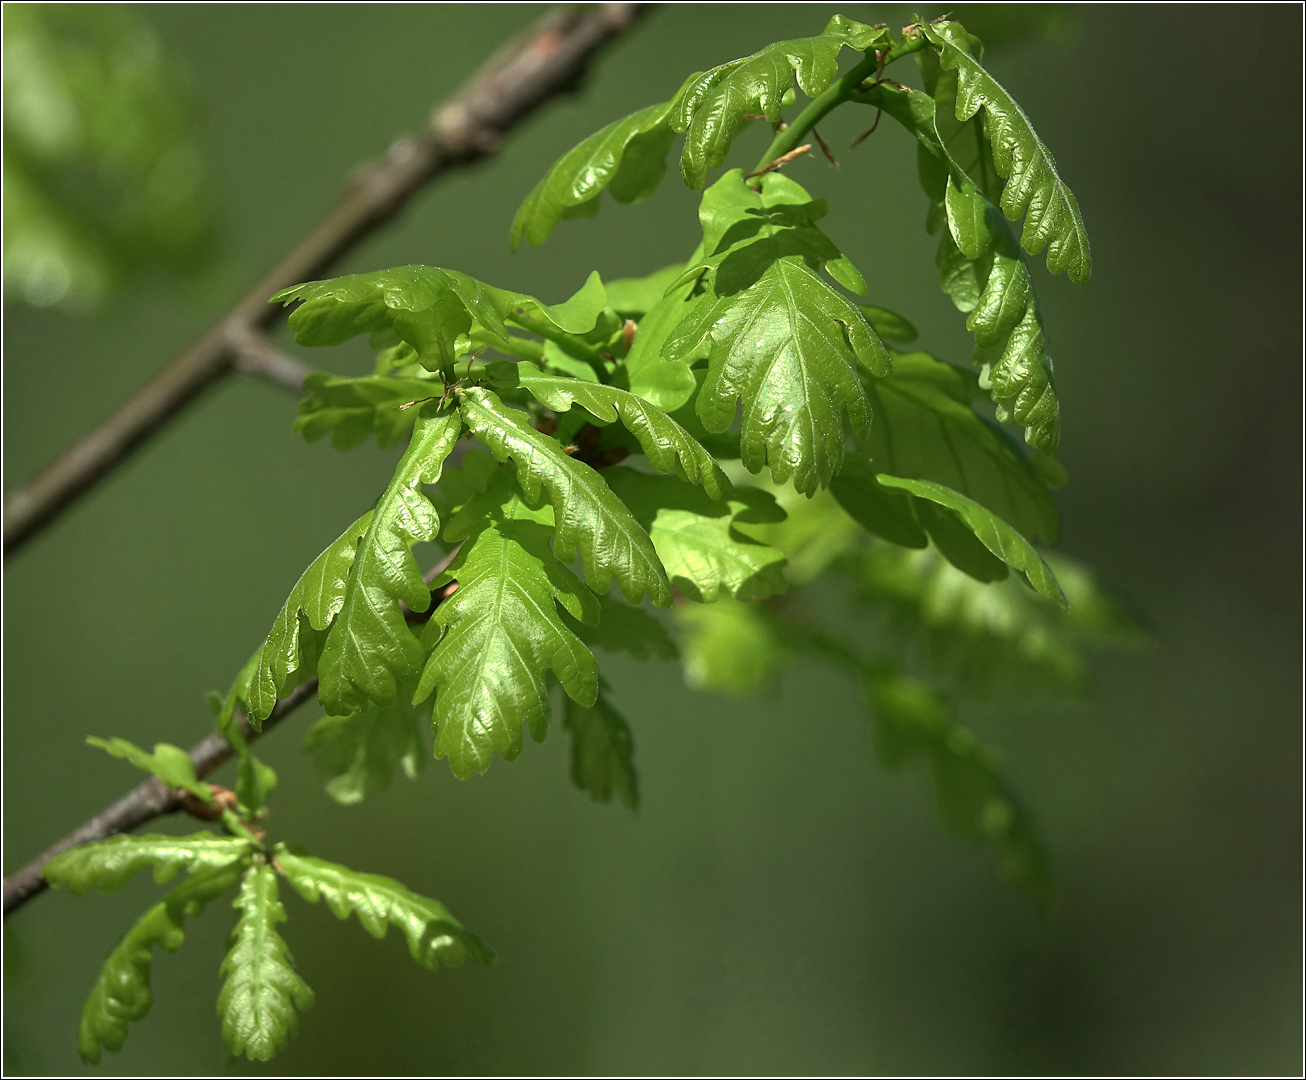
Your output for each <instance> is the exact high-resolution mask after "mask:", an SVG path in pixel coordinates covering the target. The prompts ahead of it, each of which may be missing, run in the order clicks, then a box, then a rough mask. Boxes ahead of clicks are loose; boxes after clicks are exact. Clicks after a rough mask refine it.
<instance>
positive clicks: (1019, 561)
mask: <svg viewBox="0 0 1306 1080" xmlns="http://www.w3.org/2000/svg"><path fill="white" fill-rule="evenodd" d="M878 479H879V482H880V483H881V484H882V485H883V486H885V487H893V488H900V489H902V490H903V491H907V492H910V493H911V494H912V495H915V496H916V497H917V499H918V500H920V499H923V500H926V501H928V502H931V503H934V504H936V505H937V506H941V507H944V508H945V509H946V510H951V511H954V512H955V514H956V516H957V519H958V520H959V521H960V522H962V523H964V524H965V526H966V528H967V529H968V530H969V531H970V532H971V533H973V534H974V536H975V538H976V539H977V540H979V541H980V542H981V543H982V544H983V545H984V547H985V548H987V549H988V550H989V551H990V552H992V554H993V555H995V556H996V557H997V558H998V559H1000V560H1001V561H1002V562H1004V563H1006V564H1007V565H1008V566H1010V567H1013V568H1015V569H1016V570H1019V571H1021V572H1022V573H1023V574H1024V575H1025V577H1026V578H1027V579H1028V581H1029V583H1030V585H1031V586H1033V588H1034V590H1035V591H1036V592H1039V593H1041V594H1042V595H1043V596H1046V597H1047V598H1048V599H1049V600H1051V601H1053V602H1055V603H1057V604H1060V605H1061V606H1062V607H1065V606H1066V597H1065V594H1064V593H1062V591H1061V586H1060V585H1058V584H1057V579H1056V576H1055V575H1054V574H1053V573H1052V571H1051V570H1050V569H1049V568H1048V565H1047V563H1045V562H1044V561H1043V560H1042V559H1041V558H1039V554H1038V552H1037V551H1035V550H1034V549H1033V548H1032V547H1030V545H1029V541H1027V540H1026V539H1025V538H1024V537H1023V536H1021V535H1020V533H1018V532H1016V530H1015V529H1013V528H1012V527H1011V526H1010V525H1008V524H1007V523H1006V522H1005V521H1003V520H1002V519H1001V518H999V517H997V516H995V515H994V514H992V513H990V512H989V511H988V510H985V509H984V507H982V506H980V504H979V503H977V502H975V501H974V500H973V499H968V498H967V497H966V496H965V495H962V494H960V493H959V492H956V491H953V490H952V489H951V488H946V487H944V486H943V485H942V484H936V483H933V482H932V481H929V480H909V479H907V478H905V477H901V476H889V475H888V474H887V473H880V474H879V476H878ZM916 512H917V515H918V516H920V514H921V509H920V506H919V504H918V505H917V511H916ZM926 531H927V532H931V529H930V526H929V525H927V526H926ZM931 535H933V533H932V532H931ZM936 544H937V540H936ZM941 550H942V548H941ZM944 554H945V555H948V554H949V553H948V552H947V551H944ZM958 569H961V570H967V571H968V572H969V567H967V566H959V567H958ZM976 576H979V575H976ZM981 580H983V578H981Z"/></svg>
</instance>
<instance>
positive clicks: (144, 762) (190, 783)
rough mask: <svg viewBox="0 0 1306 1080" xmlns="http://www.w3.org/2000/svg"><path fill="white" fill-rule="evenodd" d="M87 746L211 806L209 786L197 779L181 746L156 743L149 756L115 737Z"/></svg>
mask: <svg viewBox="0 0 1306 1080" xmlns="http://www.w3.org/2000/svg"><path fill="white" fill-rule="evenodd" d="M86 741H87V743H88V744H89V745H91V746H98V747H99V748H100V749H101V750H104V751H107V752H108V753H110V754H112V755H113V756H114V757H116V758H123V759H125V760H126V761H129V762H130V763H131V764H133V765H135V766H136V768H138V769H141V770H142V771H144V772H147V773H153V774H154V775H155V776H157V777H158V778H159V779H160V780H162V781H163V782H164V783H165V784H167V785H168V787H177V788H184V789H185V790H186V791H189V792H190V793H191V794H192V795H194V796H195V797H196V798H197V799H199V800H201V801H202V802H206V803H211V802H212V801H213V793H212V792H211V791H210V790H209V786H208V784H204V783H201V782H200V780H199V778H198V777H196V775H195V762H194V761H192V760H191V756H190V755H189V754H188V753H186V751H185V750H183V749H182V748H181V747H180V746H173V745H172V744H171V743H155V744H154V753H152V754H147V753H146V752H145V751H144V750H142V749H141V748H140V747H139V746H136V745H135V744H134V743H130V742H128V741H127V740H126V739H120V738H118V737H117V736H114V737H113V738H112V739H99V738H96V737H95V736H94V735H90V736H87V739H86Z"/></svg>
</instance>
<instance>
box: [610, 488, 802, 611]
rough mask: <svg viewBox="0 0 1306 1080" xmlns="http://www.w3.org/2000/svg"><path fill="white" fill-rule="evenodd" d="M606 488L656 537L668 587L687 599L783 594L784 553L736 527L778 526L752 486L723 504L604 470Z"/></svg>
mask: <svg viewBox="0 0 1306 1080" xmlns="http://www.w3.org/2000/svg"><path fill="white" fill-rule="evenodd" d="M606 475H607V478H608V483H609V485H610V486H611V487H612V490H613V491H615V492H616V493H617V495H618V496H619V497H620V499H621V501H622V502H624V503H625V504H626V505H627V506H628V507H630V509H631V512H632V513H633V514H634V515H635V517H636V519H637V520H638V521H639V523H640V524H641V525H643V526H644V528H646V529H647V530H648V531H649V535H650V536H652V538H653V546H654V547H655V548H656V549H657V553H658V558H659V559H661V560H662V565H663V566H664V567H665V568H666V571H667V576H668V577H669V578H670V579H671V584H672V585H673V586H674V587H675V588H676V589H678V590H679V591H680V592H682V593H684V594H685V595H686V596H688V597H689V598H690V599H692V600H696V601H699V602H700V603H705V604H710V603H712V602H713V601H715V600H716V599H717V597H718V596H722V595H724V596H733V597H734V598H736V599H738V600H748V599H751V598H753V597H765V596H772V595H774V594H775V593H778V592H784V590H785V589H786V588H787V586H788V583H787V582H786V580H785V575H784V565H785V558H784V556H783V555H782V554H781V553H780V552H778V551H776V550H775V549H774V548H772V547H768V546H767V545H765V544H761V543H758V542H757V541H756V540H754V539H752V538H751V537H748V536H745V535H743V534H742V533H740V532H738V531H737V530H736V529H735V527H734V526H735V524H736V523H744V522H749V521H754V522H764V521H778V520H780V519H782V518H783V516H784V513H783V511H781V510H780V509H779V508H778V507H777V506H776V505H775V500H774V499H773V498H771V497H770V496H769V495H768V494H767V493H766V492H763V491H760V490H758V489H757V488H743V487H741V488H739V489H737V490H736V492H735V493H734V494H733V495H732V496H731V497H730V498H729V499H727V500H726V501H724V502H716V501H713V500H712V499H709V498H707V497H706V496H705V495H704V494H703V493H702V492H701V491H698V490H696V489H695V488H692V487H689V486H688V485H687V484H685V483H683V482H682V481H680V480H676V479H674V478H673V477H669V476H650V475H649V474H648V473H639V472H635V471H634V470H632V469H626V468H615V469H608V470H607V471H606Z"/></svg>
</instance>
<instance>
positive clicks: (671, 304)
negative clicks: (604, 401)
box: [624, 260, 706, 412]
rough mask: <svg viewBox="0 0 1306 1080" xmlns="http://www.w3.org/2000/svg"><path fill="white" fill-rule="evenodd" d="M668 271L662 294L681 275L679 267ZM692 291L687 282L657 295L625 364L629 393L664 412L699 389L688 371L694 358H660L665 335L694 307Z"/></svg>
mask: <svg viewBox="0 0 1306 1080" xmlns="http://www.w3.org/2000/svg"><path fill="white" fill-rule="evenodd" d="M691 261H692V260H691ZM670 269H672V270H675V271H676V274H675V275H674V276H673V278H672V279H671V280H669V281H667V282H666V283H664V284H663V291H664V292H665V291H666V289H667V288H668V287H669V286H670V285H671V283H672V281H674V280H675V278H678V277H679V276H680V272H681V270H682V267H678V266H677V267H671V268H670ZM692 289H693V285H692V283H688V282H687V283H685V284H683V285H681V286H679V287H678V288H675V289H672V290H671V291H670V292H666V295H662V294H661V293H659V296H658V298H657V299H656V300H655V301H654V303H653V304H652V305H651V306H650V307H649V309H648V312H647V313H646V314H645V315H643V317H641V318H640V320H639V324H638V326H637V327H636V330H635V340H634V341H633V342H632V343H631V346H630V351H629V352H628V353H626V358H625V361H624V366H625V369H626V377H627V378H628V379H629V380H630V392H631V393H632V394H635V395H636V396H637V397H642V398H643V399H644V400H645V401H651V402H652V403H653V404H654V405H656V406H657V407H658V408H659V409H665V410H666V411H667V412H675V411H676V410H677V409H679V408H680V407H681V406H683V405H684V404H685V403H686V402H687V401H689V399H690V398H691V397H693V396H694V392H695V391H696V390H697V389H698V383H697V381H696V380H695V378H694V373H693V372H692V371H691V370H690V364H691V363H692V362H693V361H694V360H695V359H697V357H696V356H694V355H692V354H687V355H685V356H681V357H679V358H678V359H676V360H667V359H665V358H664V357H663V356H662V346H663V344H664V343H665V342H666V340H667V336H668V335H669V334H670V333H671V332H672V331H673V330H674V329H675V328H676V326H677V324H679V322H680V320H681V319H683V318H684V317H685V315H686V314H688V313H689V311H690V310H691V309H692V307H693V302H692V299H691V296H690V294H691V292H692ZM704 355H706V352H704Z"/></svg>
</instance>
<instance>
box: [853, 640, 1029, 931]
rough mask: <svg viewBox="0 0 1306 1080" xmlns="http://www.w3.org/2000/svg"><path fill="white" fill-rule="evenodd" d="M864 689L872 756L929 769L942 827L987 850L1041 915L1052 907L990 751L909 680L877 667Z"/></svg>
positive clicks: (1020, 815) (1023, 819)
mask: <svg viewBox="0 0 1306 1080" xmlns="http://www.w3.org/2000/svg"><path fill="white" fill-rule="evenodd" d="M865 688H866V696H867V699H868V701H869V702H870V704H871V708H872V712H873V716H874V723H875V726H874V731H875V743H876V749H877V750H878V751H879V754H880V757H881V758H882V759H883V760H884V761H885V763H886V764H888V765H890V766H901V765H903V764H905V763H906V762H908V761H911V760H913V759H919V758H924V759H925V760H926V761H928V762H929V764H930V768H931V771H932V772H933V774H934V791H935V796H936V798H937V800H938V805H939V813H940V815H941V816H942V818H943V821H944V824H945V825H946V826H947V827H948V828H949V829H950V830H952V831H953V832H954V833H956V834H957V835H959V836H961V837H962V838H964V839H966V840H969V841H971V842H972V843H977V844H982V845H984V846H985V847H988V848H989V849H990V850H991V851H992V852H993V854H994V855H995V856H996V857H997V858H998V860H999V862H1000V864H1001V866H1002V869H1003V872H1004V873H1005V874H1006V875H1007V877H1008V878H1009V879H1011V880H1012V881H1013V882H1014V883H1015V884H1017V885H1019V886H1021V887H1022V888H1024V889H1026V890H1028V891H1029V893H1030V894H1031V895H1032V896H1033V898H1034V900H1035V902H1036V903H1038V904H1039V905H1040V907H1043V908H1044V909H1046V908H1047V907H1049V906H1050V905H1051V903H1052V899H1053V886H1052V879H1051V875H1050V873H1049V870H1048V866H1047V861H1046V858H1045V856H1044V855H1043V851H1042V847H1041V845H1040V844H1039V842H1038V838H1037V837H1036V836H1035V834H1034V831H1033V828H1032V827H1031V825H1030V822H1029V819H1028V816H1027V815H1026V813H1025V811H1024V810H1023V808H1022V807H1021V805H1020V803H1019V801H1018V800H1017V799H1016V797H1015V795H1014V794H1013V793H1012V792H1011V790H1010V788H1009V787H1008V785H1007V783H1006V781H1005V779H1004V778H1003V776H1002V774H1001V772H1000V770H999V768H998V761H997V757H996V755H995V754H994V753H993V751H992V750H990V749H989V748H988V747H986V746H984V745H983V744H982V743H981V742H979V740H978V739H976V738H975V736H974V735H973V734H971V732H970V731H968V730H967V729H966V728H964V727H962V726H961V725H960V724H957V723H955V722H954V721H953V719H952V717H951V716H950V715H949V710H948V707H947V705H946V704H945V703H944V702H943V701H942V700H941V699H940V698H939V697H938V696H937V695H935V694H934V693H932V692H931V691H930V690H929V689H928V688H927V687H925V686H923V685H922V684H920V683H918V682H916V681H915V680H914V679H909V678H905V677H904V676H902V675H899V674H897V673H896V672H895V671H893V670H892V669H890V668H887V667H885V666H882V665H877V666H875V667H872V668H871V670H869V671H868V672H867V675H866V679H865Z"/></svg>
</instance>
